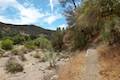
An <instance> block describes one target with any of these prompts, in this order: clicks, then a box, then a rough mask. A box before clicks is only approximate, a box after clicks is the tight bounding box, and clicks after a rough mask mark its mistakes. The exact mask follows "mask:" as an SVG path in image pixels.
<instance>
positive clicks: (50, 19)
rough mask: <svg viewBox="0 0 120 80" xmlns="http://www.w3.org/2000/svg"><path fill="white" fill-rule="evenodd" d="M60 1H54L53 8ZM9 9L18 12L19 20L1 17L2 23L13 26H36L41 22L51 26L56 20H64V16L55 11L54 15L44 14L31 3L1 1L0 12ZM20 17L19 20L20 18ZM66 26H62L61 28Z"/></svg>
mask: <svg viewBox="0 0 120 80" xmlns="http://www.w3.org/2000/svg"><path fill="white" fill-rule="evenodd" d="M58 3H59V2H58V0H52V5H53V7H54V6H55V5H57V4H58ZM8 7H13V8H15V9H16V10H17V11H18V12H17V14H18V16H17V18H14V19H9V18H7V17H6V16H5V15H0V21H2V22H5V23H11V24H34V23H36V22H38V20H41V22H43V23H47V24H49V25H51V24H52V23H54V22H55V21H56V20H58V19H60V18H62V17H63V16H62V15H61V14H60V13H57V11H55V12H54V13H49V12H46V13H44V12H42V10H41V9H38V8H36V7H34V6H33V4H31V3H29V2H25V3H24V4H20V3H19V2H18V1H17V0H0V12H2V8H3V10H4V9H5V10H7V8H8ZM18 17H19V18H18ZM62 26H64V25H61V27H62Z"/></svg>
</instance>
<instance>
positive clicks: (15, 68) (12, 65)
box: [6, 59, 24, 73]
mask: <svg viewBox="0 0 120 80" xmlns="http://www.w3.org/2000/svg"><path fill="white" fill-rule="evenodd" d="M6 70H7V71H8V72H10V73H17V72H22V71H23V70H24V68H23V66H22V65H21V64H19V63H18V62H16V61H15V60H11V59H10V60H9V61H8V62H7V63H6Z"/></svg>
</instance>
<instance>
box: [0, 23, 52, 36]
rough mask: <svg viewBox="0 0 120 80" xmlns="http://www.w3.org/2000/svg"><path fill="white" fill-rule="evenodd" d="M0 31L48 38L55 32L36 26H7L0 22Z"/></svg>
mask: <svg viewBox="0 0 120 80" xmlns="http://www.w3.org/2000/svg"><path fill="white" fill-rule="evenodd" d="M0 31H4V32H17V33H20V34H25V35H33V36H36V35H39V34H45V35H47V36H51V34H52V33H53V32H54V31H52V30H47V29H44V28H41V27H38V26H35V25H13V24H6V23H2V22H0Z"/></svg>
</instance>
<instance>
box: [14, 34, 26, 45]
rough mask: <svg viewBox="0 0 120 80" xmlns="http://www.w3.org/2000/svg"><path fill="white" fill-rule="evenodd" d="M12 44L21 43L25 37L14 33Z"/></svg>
mask: <svg viewBox="0 0 120 80" xmlns="http://www.w3.org/2000/svg"><path fill="white" fill-rule="evenodd" d="M13 40H14V44H23V43H24V41H25V37H24V36H22V35H16V36H15V37H14V38H13Z"/></svg>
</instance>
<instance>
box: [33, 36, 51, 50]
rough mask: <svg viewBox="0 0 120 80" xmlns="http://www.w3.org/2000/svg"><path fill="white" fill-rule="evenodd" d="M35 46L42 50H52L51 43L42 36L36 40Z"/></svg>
mask: <svg viewBox="0 0 120 80" xmlns="http://www.w3.org/2000/svg"><path fill="white" fill-rule="evenodd" d="M34 44H35V45H36V46H37V47H39V48H41V49H49V50H51V49H52V44H51V42H50V41H49V40H48V39H47V38H45V37H44V36H41V37H39V38H37V39H36V40H34Z"/></svg>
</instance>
